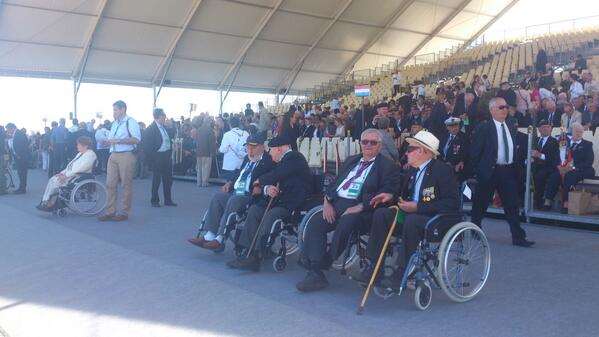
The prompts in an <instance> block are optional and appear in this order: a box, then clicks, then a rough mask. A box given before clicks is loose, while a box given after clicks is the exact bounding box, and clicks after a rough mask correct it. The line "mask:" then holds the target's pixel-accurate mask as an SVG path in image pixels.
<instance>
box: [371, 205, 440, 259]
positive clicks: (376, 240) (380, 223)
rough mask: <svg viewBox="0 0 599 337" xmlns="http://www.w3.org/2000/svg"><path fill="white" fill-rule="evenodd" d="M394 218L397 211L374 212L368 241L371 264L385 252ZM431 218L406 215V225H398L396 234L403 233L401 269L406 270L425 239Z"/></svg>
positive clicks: (383, 209) (380, 210)
mask: <svg viewBox="0 0 599 337" xmlns="http://www.w3.org/2000/svg"><path fill="white" fill-rule="evenodd" d="M394 217H395V210H393V209H390V208H379V209H377V210H376V211H374V216H373V217H372V229H371V231H370V238H369V239H368V258H369V259H370V260H371V262H376V259H378V256H379V255H380V253H381V250H383V245H384V243H385V239H386V238H387V234H388V233H389V230H390V229H391V223H392V222H393V218H394ZM430 218H431V217H430V216H428V215H421V214H414V213H412V214H406V216H405V220H404V223H403V224H397V225H396V227H395V231H394V233H395V234H398V233H401V239H402V245H401V246H400V247H401V248H400V251H399V259H398V262H397V263H398V265H399V266H400V267H401V268H404V269H405V268H406V267H407V263H408V259H409V258H410V256H411V255H412V254H413V253H414V251H415V250H416V248H418V243H420V241H421V240H422V239H423V238H424V225H426V223H427V221H428V220H429V219H430ZM373 258H374V259H373Z"/></svg>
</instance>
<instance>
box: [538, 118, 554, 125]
mask: <svg viewBox="0 0 599 337" xmlns="http://www.w3.org/2000/svg"><path fill="white" fill-rule="evenodd" d="M543 125H551V123H549V121H548V120H546V119H541V120H540V121H539V124H538V126H543Z"/></svg>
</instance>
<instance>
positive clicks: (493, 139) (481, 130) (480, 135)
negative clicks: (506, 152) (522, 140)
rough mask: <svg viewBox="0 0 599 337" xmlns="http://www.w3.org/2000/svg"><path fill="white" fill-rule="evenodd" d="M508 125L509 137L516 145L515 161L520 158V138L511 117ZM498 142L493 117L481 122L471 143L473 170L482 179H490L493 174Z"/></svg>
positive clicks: (507, 122)
mask: <svg viewBox="0 0 599 337" xmlns="http://www.w3.org/2000/svg"><path fill="white" fill-rule="evenodd" d="M506 125H507V127H508V130H509V132H508V137H511V138H512V143H513V145H514V153H513V159H514V163H515V162H517V159H518V158H517V157H518V153H517V151H518V147H517V146H518V138H517V136H516V129H515V128H514V125H513V124H512V123H510V120H509V119H508V120H506ZM497 144H498V139H497V131H496V129H495V123H494V122H493V119H491V120H486V121H484V122H482V123H480V124H479V125H478V127H477V128H476V129H475V130H474V134H473V136H472V143H471V145H470V161H471V164H472V170H473V173H474V175H475V176H476V177H477V178H478V179H479V180H480V181H488V180H489V179H491V177H492V175H493V170H494V169H495V166H496V164H497V146H498V145H497Z"/></svg>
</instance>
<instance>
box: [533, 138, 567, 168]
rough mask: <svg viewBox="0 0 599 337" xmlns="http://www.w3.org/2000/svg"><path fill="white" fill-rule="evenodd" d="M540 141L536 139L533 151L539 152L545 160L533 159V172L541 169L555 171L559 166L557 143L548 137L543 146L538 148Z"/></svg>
mask: <svg viewBox="0 0 599 337" xmlns="http://www.w3.org/2000/svg"><path fill="white" fill-rule="evenodd" d="M540 140H541V138H540V137H539V138H537V139H536V140H535V144H534V147H533V148H534V149H535V150H537V151H539V152H541V153H542V154H544V155H545V160H543V159H540V158H535V160H534V169H535V170H541V169H550V170H557V166H558V165H559V164H560V158H559V142H558V141H557V139H555V138H553V137H551V136H549V137H547V140H546V141H545V144H543V146H542V147H541V146H539V141H540Z"/></svg>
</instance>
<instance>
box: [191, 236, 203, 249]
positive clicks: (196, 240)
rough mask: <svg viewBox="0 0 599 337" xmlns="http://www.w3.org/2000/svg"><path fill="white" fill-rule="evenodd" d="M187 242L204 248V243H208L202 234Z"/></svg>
mask: <svg viewBox="0 0 599 337" xmlns="http://www.w3.org/2000/svg"><path fill="white" fill-rule="evenodd" d="M187 242H189V243H191V244H192V245H194V246H198V247H200V248H204V243H206V240H205V239H204V236H200V237H199V238H193V239H188V240H187Z"/></svg>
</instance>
